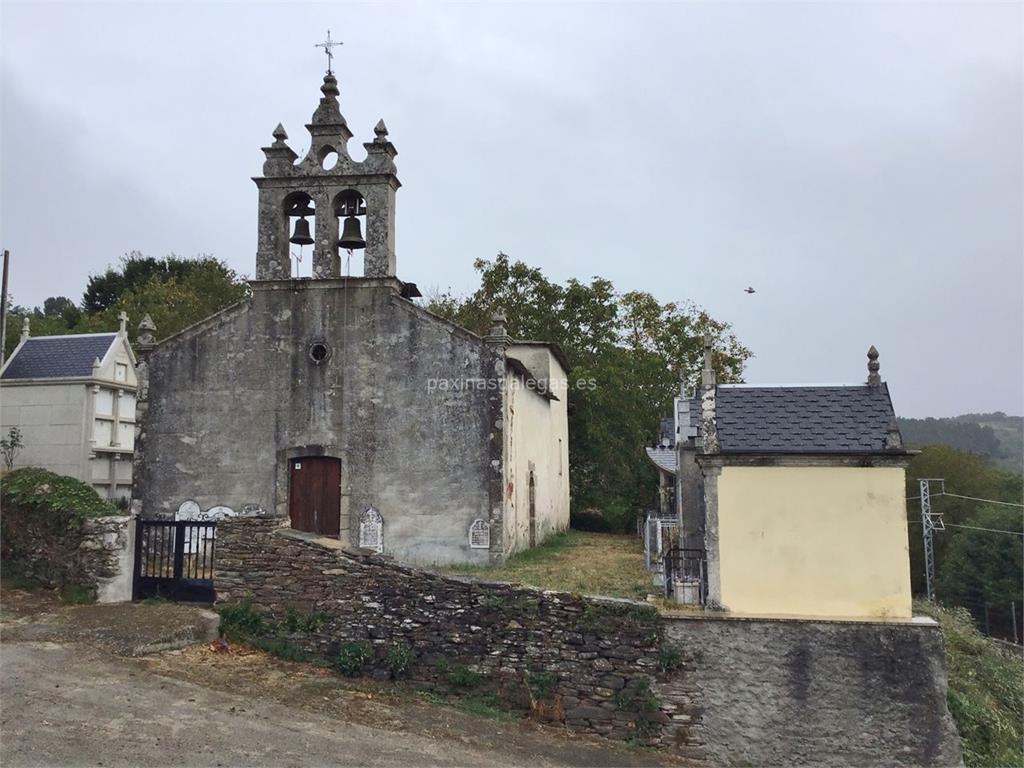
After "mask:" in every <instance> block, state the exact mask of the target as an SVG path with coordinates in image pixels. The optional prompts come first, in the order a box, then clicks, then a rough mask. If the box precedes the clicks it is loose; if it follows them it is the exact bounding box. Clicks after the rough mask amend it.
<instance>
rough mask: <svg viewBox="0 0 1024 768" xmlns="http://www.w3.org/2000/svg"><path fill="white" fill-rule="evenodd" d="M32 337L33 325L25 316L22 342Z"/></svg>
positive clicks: (22, 322) (22, 327)
mask: <svg viewBox="0 0 1024 768" xmlns="http://www.w3.org/2000/svg"><path fill="white" fill-rule="evenodd" d="M31 335H32V323H31V322H30V321H29V319H28V315H25V319H24V320H22V321H21V340H22V341H25V339H27V338H29V337H30V336H31Z"/></svg>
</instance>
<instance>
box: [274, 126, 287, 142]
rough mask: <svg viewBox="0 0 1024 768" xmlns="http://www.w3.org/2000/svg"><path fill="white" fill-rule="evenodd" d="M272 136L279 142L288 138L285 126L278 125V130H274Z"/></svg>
mask: <svg viewBox="0 0 1024 768" xmlns="http://www.w3.org/2000/svg"><path fill="white" fill-rule="evenodd" d="M271 135H272V136H273V137H274V138H275V139H277V140H278V141H284V140H285V139H287V138H288V131H286V130H285V129H284V126H283V125H281V124H280V123H278V124H277V128H275V129H274V132H273V133H272V134H271Z"/></svg>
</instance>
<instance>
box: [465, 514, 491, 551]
mask: <svg viewBox="0 0 1024 768" xmlns="http://www.w3.org/2000/svg"><path fill="white" fill-rule="evenodd" d="M469 548H470V549H490V548H491V526H490V524H488V522H487V521H486V520H474V521H473V524H472V525H470V526H469Z"/></svg>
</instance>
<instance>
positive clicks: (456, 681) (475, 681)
mask: <svg viewBox="0 0 1024 768" xmlns="http://www.w3.org/2000/svg"><path fill="white" fill-rule="evenodd" d="M437 667H438V669H439V670H440V671H441V673H442V674H443V675H444V678H445V680H447V681H448V684H449V685H451V686H454V687H455V688H476V687H477V686H478V685H480V681H481V680H482V679H483V676H482V675H481V674H480V673H479V672H474V671H473V670H472V669H470V668H469V667H467V666H466V665H465V664H448V663H447V662H441V663H440V664H438V665H437Z"/></svg>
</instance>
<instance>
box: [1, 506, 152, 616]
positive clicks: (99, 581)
mask: <svg viewBox="0 0 1024 768" xmlns="http://www.w3.org/2000/svg"><path fill="white" fill-rule="evenodd" d="M134 536H135V521H134V518H132V517H130V516H123V515H111V516H108V517H91V518H86V519H85V520H83V521H82V523H81V528H80V529H79V528H77V527H75V526H73V527H71V528H68V529H64V528H61V529H59V530H58V528H57V527H56V526H55V525H48V526H40V525H31V523H30V521H27V520H26V519H25V518H24V517H22V516H15V515H14V514H7V515H5V518H4V537H3V560H4V564H5V566H6V567H7V568H10V569H11V570H13V571H16V572H19V573H21V574H24V575H25V576H28V577H31V578H33V579H36V580H38V581H40V582H41V583H43V584H46V585H47V586H51V587H61V588H63V587H68V586H75V587H84V588H87V589H95V591H96V599H97V600H98V601H99V602H101V603H113V602H121V601H125V600H131V599H132V565H133V562H134V561H133V558H134V542H135V538H134Z"/></svg>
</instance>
